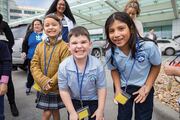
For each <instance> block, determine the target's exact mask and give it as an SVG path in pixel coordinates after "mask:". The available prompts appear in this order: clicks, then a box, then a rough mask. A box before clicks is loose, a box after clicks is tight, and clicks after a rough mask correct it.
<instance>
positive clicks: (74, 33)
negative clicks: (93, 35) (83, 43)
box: [68, 26, 90, 41]
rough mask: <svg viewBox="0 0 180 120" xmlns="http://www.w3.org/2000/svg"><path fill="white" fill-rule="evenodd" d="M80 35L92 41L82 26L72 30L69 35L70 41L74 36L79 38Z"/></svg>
mask: <svg viewBox="0 0 180 120" xmlns="http://www.w3.org/2000/svg"><path fill="white" fill-rule="evenodd" d="M80 35H84V36H86V37H87V38H88V40H89V41H90V37H89V32H88V30H87V29H86V28H85V27H82V26H77V27H74V28H73V29H71V30H70V32H69V34H68V40H69V41H70V38H71V37H72V36H75V37H78V36H80Z"/></svg>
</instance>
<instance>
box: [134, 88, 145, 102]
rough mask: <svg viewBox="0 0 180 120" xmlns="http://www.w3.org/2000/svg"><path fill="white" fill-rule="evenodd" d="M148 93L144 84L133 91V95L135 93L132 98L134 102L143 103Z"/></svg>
mask: <svg viewBox="0 0 180 120" xmlns="http://www.w3.org/2000/svg"><path fill="white" fill-rule="evenodd" d="M148 94H149V90H148V88H147V86H146V85H144V86H142V87H141V88H140V89H139V90H138V91H136V92H134V93H133V95H137V97H136V98H135V99H134V102H136V103H143V102H144V101H145V100H146V98H147V96H148Z"/></svg>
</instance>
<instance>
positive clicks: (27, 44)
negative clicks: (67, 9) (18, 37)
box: [21, 19, 43, 95]
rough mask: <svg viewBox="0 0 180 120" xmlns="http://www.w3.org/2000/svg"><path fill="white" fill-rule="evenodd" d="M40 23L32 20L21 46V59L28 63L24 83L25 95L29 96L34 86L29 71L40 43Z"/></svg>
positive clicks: (38, 20) (37, 20)
mask: <svg viewBox="0 0 180 120" xmlns="http://www.w3.org/2000/svg"><path fill="white" fill-rule="evenodd" d="M42 29H43V27H42V21H41V20H40V19H34V20H33V21H32V23H31V25H30V26H29V27H28V29H27V32H26V35H25V38H24V41H23V44H22V54H21V56H22V58H24V59H26V60H27V63H28V76H27V82H26V94H27V95H29V94H30V92H31V87H32V85H33V84H34V79H33V77H32V74H31V71H30V65H31V64H30V63H31V59H32V58H33V55H34V51H35V49H36V46H37V44H38V43H39V42H41V36H42Z"/></svg>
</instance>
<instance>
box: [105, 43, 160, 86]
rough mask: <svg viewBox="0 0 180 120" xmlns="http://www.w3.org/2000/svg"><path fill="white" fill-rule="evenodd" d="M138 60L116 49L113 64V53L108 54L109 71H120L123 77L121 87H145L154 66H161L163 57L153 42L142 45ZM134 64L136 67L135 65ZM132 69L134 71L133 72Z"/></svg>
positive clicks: (137, 56) (109, 51) (108, 52)
mask: <svg viewBox="0 0 180 120" xmlns="http://www.w3.org/2000/svg"><path fill="white" fill-rule="evenodd" d="M140 46H141V47H140V48H139V50H138V51H139V52H138V53H137V55H136V60H135V59H134V58H132V57H131V52H129V55H128V56H127V55H125V54H124V53H123V52H122V51H121V50H120V49H119V48H117V47H115V49H114V55H113V64H114V65H112V64H111V60H110V58H111V56H112V51H111V49H109V50H108V51H107V53H106V61H107V66H108V69H109V70H114V69H118V72H119V74H120V77H121V87H125V86H126V83H127V85H135V86H143V85H144V84H145V82H146V80H147V77H148V75H149V72H150V69H151V66H152V65H160V64H161V55H160V52H159V49H158V46H157V45H155V44H154V43H153V42H151V41H144V42H141V43H140ZM133 64H134V65H133ZM131 69H132V70H131Z"/></svg>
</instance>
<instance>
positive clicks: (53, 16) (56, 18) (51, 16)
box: [44, 14, 62, 26]
mask: <svg viewBox="0 0 180 120" xmlns="http://www.w3.org/2000/svg"><path fill="white" fill-rule="evenodd" d="M46 18H52V19H54V20H55V21H57V22H58V23H59V24H60V26H62V23H61V20H60V19H59V18H58V17H57V16H56V15H55V14H49V15H46V16H45V18H44V20H45V19H46Z"/></svg>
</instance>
